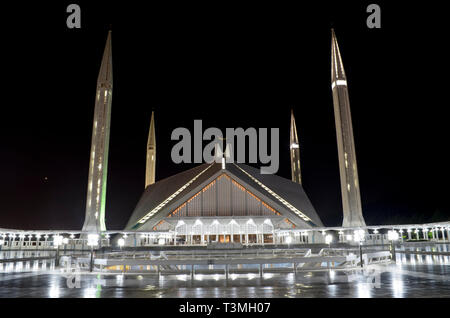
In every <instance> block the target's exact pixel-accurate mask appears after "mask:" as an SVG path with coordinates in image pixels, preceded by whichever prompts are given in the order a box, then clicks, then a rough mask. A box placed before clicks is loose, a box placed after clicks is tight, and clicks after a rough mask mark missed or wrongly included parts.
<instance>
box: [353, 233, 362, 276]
mask: <svg viewBox="0 0 450 318" xmlns="http://www.w3.org/2000/svg"><path fill="white" fill-rule="evenodd" d="M353 239H354V240H355V242H358V243H359V262H360V265H361V267H364V263H363V257H362V242H363V240H364V230H356V231H355V232H354V233H353Z"/></svg>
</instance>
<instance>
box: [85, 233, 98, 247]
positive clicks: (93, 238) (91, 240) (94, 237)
mask: <svg viewBox="0 0 450 318" xmlns="http://www.w3.org/2000/svg"><path fill="white" fill-rule="evenodd" d="M87 245H88V246H96V245H98V234H88V241H87Z"/></svg>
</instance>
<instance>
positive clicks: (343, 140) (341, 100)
mask: <svg viewBox="0 0 450 318" xmlns="http://www.w3.org/2000/svg"><path fill="white" fill-rule="evenodd" d="M331 89H332V92H333V104H334V117H335V121H336V137H337V144H338V155H339V171H340V176H341V192H342V206H343V212H344V219H343V222H342V226H344V227H357V226H365V225H366V223H365V222H364V218H363V215H362V208H361V197H360V193H359V180H358V169H357V166H356V153H355V141H354V138H353V127H352V118H351V113H350V101H349V98H348V89H347V77H346V76H345V71H344V65H343V63H342V58H341V53H340V52H339V46H338V43H337V39H336V35H335V33H334V30H333V29H331Z"/></svg>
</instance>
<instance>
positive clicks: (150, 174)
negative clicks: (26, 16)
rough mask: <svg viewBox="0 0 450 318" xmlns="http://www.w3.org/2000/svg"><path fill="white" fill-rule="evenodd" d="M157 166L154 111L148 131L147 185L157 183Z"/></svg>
mask: <svg viewBox="0 0 450 318" xmlns="http://www.w3.org/2000/svg"><path fill="white" fill-rule="evenodd" d="M155 168H156V136H155V119H154V112H153V111H152V118H151V120H150V130H149V132H148V141H147V166H146V169H145V187H146V188H147V187H148V186H149V185H151V184H153V183H155Z"/></svg>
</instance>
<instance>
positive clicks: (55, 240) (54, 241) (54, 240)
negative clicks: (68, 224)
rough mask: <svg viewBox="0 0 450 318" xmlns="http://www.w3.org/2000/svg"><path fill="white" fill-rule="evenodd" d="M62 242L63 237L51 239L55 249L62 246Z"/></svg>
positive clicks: (58, 236)
mask: <svg viewBox="0 0 450 318" xmlns="http://www.w3.org/2000/svg"><path fill="white" fill-rule="evenodd" d="M62 242H63V237H62V236H61V235H59V234H58V235H55V236H54V237H53V245H54V246H55V247H58V246H60V245H61V244H62Z"/></svg>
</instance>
